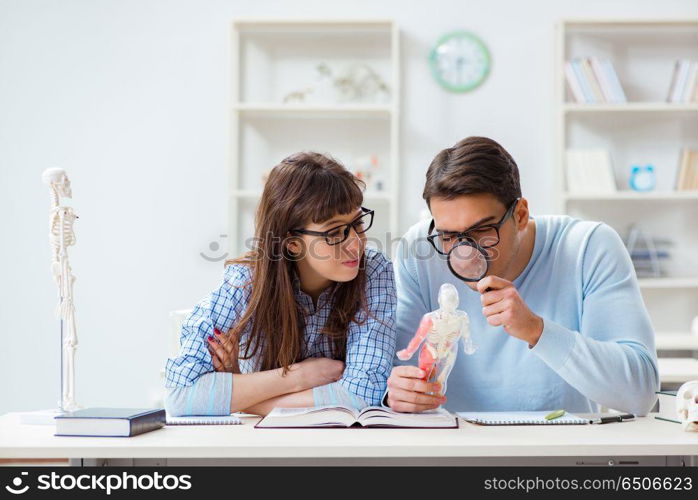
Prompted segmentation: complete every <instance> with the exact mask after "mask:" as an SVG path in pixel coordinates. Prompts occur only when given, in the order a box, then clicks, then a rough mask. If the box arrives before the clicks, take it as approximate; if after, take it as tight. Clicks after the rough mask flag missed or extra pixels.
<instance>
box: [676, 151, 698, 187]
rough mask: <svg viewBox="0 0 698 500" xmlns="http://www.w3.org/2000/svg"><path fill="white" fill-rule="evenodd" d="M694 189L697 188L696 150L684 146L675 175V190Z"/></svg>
mask: <svg viewBox="0 0 698 500" xmlns="http://www.w3.org/2000/svg"><path fill="white" fill-rule="evenodd" d="M694 189H698V150H697V149H688V148H686V149H684V150H683V152H682V153H681V163H680V164H679V173H678V175H677V176H676V190H677V191H691V190H694Z"/></svg>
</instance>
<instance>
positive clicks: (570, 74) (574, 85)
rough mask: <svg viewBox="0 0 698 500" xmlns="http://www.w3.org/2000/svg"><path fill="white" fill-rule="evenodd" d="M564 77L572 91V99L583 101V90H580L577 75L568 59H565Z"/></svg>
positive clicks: (584, 100)
mask: <svg viewBox="0 0 698 500" xmlns="http://www.w3.org/2000/svg"><path fill="white" fill-rule="evenodd" d="M565 79H566V80H567V85H568V86H569V88H570V90H571V91H572V96H573V97H574V100H575V101H577V102H579V103H585V102H586V99H584V92H583V91H582V86H581V85H580V84H579V81H578V80H577V75H576V73H575V72H574V68H573V67H572V63H571V62H570V61H567V62H566V63H565Z"/></svg>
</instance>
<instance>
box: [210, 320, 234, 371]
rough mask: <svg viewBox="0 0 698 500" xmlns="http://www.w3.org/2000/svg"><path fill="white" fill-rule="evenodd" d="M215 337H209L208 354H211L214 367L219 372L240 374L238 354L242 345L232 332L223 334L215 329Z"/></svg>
mask: <svg viewBox="0 0 698 500" xmlns="http://www.w3.org/2000/svg"><path fill="white" fill-rule="evenodd" d="M213 333H214V336H209V337H208V352H210V353H211V360H212V361H213V367H214V368H215V370H216V371H217V372H230V373H240V366H239V365H238V352H239V348H240V344H239V343H238V340H237V337H234V336H233V335H231V333H230V330H228V331H227V332H226V333H222V332H221V331H220V330H219V329H218V328H214V329H213Z"/></svg>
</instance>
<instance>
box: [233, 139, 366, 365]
mask: <svg viewBox="0 0 698 500" xmlns="http://www.w3.org/2000/svg"><path fill="white" fill-rule="evenodd" d="M363 187H364V184H363V182H362V181H361V180H359V179H357V178H356V177H355V176H354V175H353V174H352V173H351V172H349V171H348V170H346V169H345V168H344V167H343V166H342V165H341V164H339V163H338V162H337V161H336V160H334V159H332V158H329V157H327V156H324V155H322V154H319V153H312V152H303V153H297V154H295V155H292V156H289V157H288V158H286V159H284V160H283V161H282V162H281V163H280V164H279V165H277V166H276V167H274V168H273V169H272V170H271V173H270V174H269V177H268V179H267V181H266V183H265V185H264V191H263V192H262V197H261V200H260V202H259V206H258V207H257V213H256V216H255V244H254V246H253V249H252V250H251V251H249V252H247V253H246V254H244V255H243V256H242V257H239V258H237V259H231V260H227V261H226V262H225V265H226V266H227V265H229V264H245V265H248V266H250V267H251V271H252V273H251V275H252V280H251V282H250V283H247V284H246V285H245V286H251V290H250V294H249V301H248V303H247V307H246V309H245V312H244V313H243V315H242V317H241V318H240V319H239V320H238V322H237V323H236V324H235V325H233V327H232V330H231V334H232V335H234V338H241V336H242V334H243V332H245V329H246V328H248V326H249V327H250V330H249V336H247V338H246V340H245V342H244V343H243V345H242V346H241V351H240V357H241V358H243V359H250V358H254V357H257V356H259V357H260V358H259V361H258V363H257V369H259V370H270V369H274V368H279V367H283V368H284V371H286V370H287V369H288V367H289V365H291V364H293V363H296V362H298V361H301V360H302V359H303V350H304V346H305V334H304V332H305V320H304V313H303V311H301V309H300V306H299V304H297V302H296V299H295V295H294V290H293V274H294V273H297V270H296V263H295V261H294V259H295V257H294V256H293V255H292V254H290V253H289V251H288V249H287V243H288V241H289V238H290V236H289V234H290V231H291V230H293V229H298V228H303V227H305V225H306V224H309V223H310V222H313V223H316V224H317V223H322V222H324V221H327V220H329V219H330V218H332V217H334V216H335V215H338V214H339V215H344V214H348V213H351V212H353V211H355V210H357V209H358V208H359V207H360V206H361V205H362V203H363ZM365 284H366V257H365V254H364V255H362V257H361V262H360V263H359V274H358V275H357V277H356V278H355V279H353V280H351V281H348V282H342V283H335V284H334V289H333V293H332V301H333V304H332V309H331V312H330V315H329V317H328V319H327V322H326V324H325V325H324V329H323V330H322V332H321V333H322V334H323V335H325V341H326V342H328V343H329V345H330V347H331V351H332V356H333V358H334V359H340V360H344V358H345V356H346V341H347V330H348V327H349V323H350V322H351V321H356V322H357V323H361V322H363V321H365V319H366V315H365V314H361V313H362V311H366V294H365ZM243 351H244V353H243ZM260 351H261V352H260Z"/></svg>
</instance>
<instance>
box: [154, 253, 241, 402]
mask: <svg viewBox="0 0 698 500" xmlns="http://www.w3.org/2000/svg"><path fill="white" fill-rule="evenodd" d="M248 278H249V271H248V270H247V268H246V266H243V265H231V266H228V268H226V271H225V275H224V278H223V281H222V283H221V284H220V286H219V287H218V288H216V289H215V290H213V291H212V292H211V293H210V294H208V295H207V296H206V297H204V298H203V299H202V300H201V301H199V303H197V304H196V306H195V307H194V308H193V309H192V312H191V313H190V314H189V316H188V317H187V318H186V319H185V321H184V323H183V324H182V330H181V333H180V349H179V353H178V355H177V356H176V357H174V358H169V359H168V360H167V364H166V366H165V387H166V388H167V389H168V393H167V395H166V398H165V406H166V409H168V408H169V409H170V410H171V412H172V414H173V415H177V416H181V415H227V414H229V413H230V401H231V398H232V384H233V383H232V374H231V373H227V372H216V371H215V370H214V367H213V360H212V358H211V354H210V352H209V350H208V345H207V337H209V336H213V335H214V333H213V328H214V326H215V327H216V328H218V329H219V330H221V331H227V330H229V329H230V328H231V326H232V325H233V323H234V322H235V321H236V320H237V319H238V318H239V317H240V316H241V314H242V313H243V312H244V309H245V306H246V303H247V302H246V300H247V295H248V293H247V291H246V288H245V286H244V285H245V283H246V282H247V280H248Z"/></svg>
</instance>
